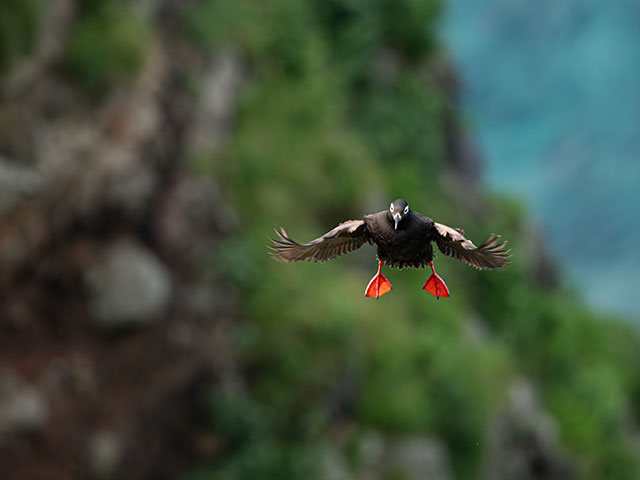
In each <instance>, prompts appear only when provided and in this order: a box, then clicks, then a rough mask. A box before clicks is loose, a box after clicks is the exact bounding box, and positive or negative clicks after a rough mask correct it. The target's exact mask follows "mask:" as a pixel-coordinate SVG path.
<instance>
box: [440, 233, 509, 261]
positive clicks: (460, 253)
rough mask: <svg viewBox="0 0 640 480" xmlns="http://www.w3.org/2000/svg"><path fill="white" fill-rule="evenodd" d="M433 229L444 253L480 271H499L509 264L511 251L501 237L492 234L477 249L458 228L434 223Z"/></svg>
mask: <svg viewBox="0 0 640 480" xmlns="http://www.w3.org/2000/svg"><path fill="white" fill-rule="evenodd" d="M432 229H433V234H434V235H433V236H434V237H435V242H436V244H437V245H438V248H439V249H440V251H441V252H442V253H444V254H445V255H448V256H449V257H453V258H455V259H457V260H460V261H461V262H464V263H466V264H467V265H471V266H472V267H474V268H477V269H478V270H498V269H500V268H503V267H504V266H505V265H507V264H508V263H509V257H510V256H511V255H510V254H509V252H511V250H509V249H507V248H506V246H507V241H506V240H502V237H500V235H495V234H493V233H492V234H491V235H489V236H488V237H487V238H486V240H485V241H484V242H482V245H480V246H479V247H476V246H475V245H474V243H473V242H472V241H471V240H468V239H467V238H465V236H464V232H463V231H462V230H460V229H458V228H451V227H448V226H446V225H443V224H441V223H436V222H433V227H432Z"/></svg>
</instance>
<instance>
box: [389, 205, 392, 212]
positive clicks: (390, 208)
mask: <svg viewBox="0 0 640 480" xmlns="http://www.w3.org/2000/svg"><path fill="white" fill-rule="evenodd" d="M389 211H391V212H393V203H392V204H391V206H390V207H389Z"/></svg>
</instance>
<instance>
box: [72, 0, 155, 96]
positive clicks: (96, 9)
mask: <svg viewBox="0 0 640 480" xmlns="http://www.w3.org/2000/svg"><path fill="white" fill-rule="evenodd" d="M149 41H150V31H149V26H148V24H147V22H146V20H145V19H143V18H142V16H141V15H140V14H139V13H138V12H137V11H135V9H134V8H133V7H131V6H130V5H128V4H125V3H122V2H119V1H117V0H84V1H83V2H81V9H80V15H79V18H78V19H77V21H76V24H75V25H74V26H73V28H72V30H71V33H70V35H69V40H68V43H67V46H66V49H65V53H64V60H63V67H64V70H65V72H66V73H67V74H68V75H69V76H70V77H71V78H73V79H74V80H75V81H76V82H78V83H79V84H80V85H81V86H82V87H83V88H84V89H86V90H87V91H88V92H90V93H93V94H100V93H103V92H104V91H106V89H108V88H109V87H111V86H114V85H115V84H117V83H119V82H123V81H128V80H130V79H131V78H133V77H135V75H136V74H137V73H138V72H139V71H140V69H141V68H142V65H143V62H144V57H145V55H146V54H147V52H148V46H149Z"/></svg>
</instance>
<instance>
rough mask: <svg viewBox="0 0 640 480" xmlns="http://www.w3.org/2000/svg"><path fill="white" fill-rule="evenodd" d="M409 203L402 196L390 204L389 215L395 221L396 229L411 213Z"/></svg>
mask: <svg viewBox="0 0 640 480" xmlns="http://www.w3.org/2000/svg"><path fill="white" fill-rule="evenodd" d="M409 212H410V210H409V204H408V203H407V202H405V201H404V200H402V199H401V198H399V199H397V200H394V201H393V202H391V205H389V217H390V219H391V221H392V222H394V227H393V228H394V230H397V229H398V224H399V223H400V222H401V221H402V219H404V218H405V217H406V216H407V215H409Z"/></svg>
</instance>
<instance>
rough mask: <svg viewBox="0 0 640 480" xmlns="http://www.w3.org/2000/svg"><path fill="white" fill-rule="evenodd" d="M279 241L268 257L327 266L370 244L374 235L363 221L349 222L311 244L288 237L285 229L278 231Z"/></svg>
mask: <svg viewBox="0 0 640 480" xmlns="http://www.w3.org/2000/svg"><path fill="white" fill-rule="evenodd" d="M275 232H276V235H277V236H278V238H276V239H273V238H270V237H269V240H271V241H272V242H273V245H268V248H269V249H270V250H271V251H270V252H269V253H270V254H271V255H273V256H274V257H275V258H277V259H278V260H281V261H283V262H297V261H300V260H313V261H314V262H327V261H329V260H332V259H334V258H336V257H337V256H339V255H343V254H346V253H350V252H353V251H354V250H357V249H358V248H360V247H361V246H362V245H364V244H365V243H366V242H371V235H370V234H369V230H368V229H367V226H366V224H365V223H364V220H347V221H346V222H343V223H341V224H340V225H338V226H337V227H336V228H334V229H333V230H331V231H329V232H327V233H325V234H324V235H322V236H321V237H318V238H316V239H315V240H312V241H310V242H309V243H298V242H296V241H294V240H292V239H291V237H289V235H288V234H287V232H286V231H285V230H284V228H282V227H280V231H278V230H276V231H275Z"/></svg>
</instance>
